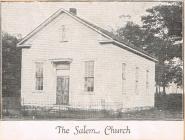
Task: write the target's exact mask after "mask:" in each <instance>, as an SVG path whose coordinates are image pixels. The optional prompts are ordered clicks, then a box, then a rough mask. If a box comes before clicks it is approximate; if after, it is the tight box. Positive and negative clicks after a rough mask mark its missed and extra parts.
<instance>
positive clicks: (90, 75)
mask: <svg viewBox="0 0 185 140" xmlns="http://www.w3.org/2000/svg"><path fill="white" fill-rule="evenodd" d="M90 62H91V63H93V69H92V70H89V71H90V72H92V73H91V74H89V75H88V72H87V71H88V69H87V67H88V66H87V63H90ZM89 65H90V64H89ZM94 66H95V63H94V60H88V61H85V62H84V68H85V70H84V92H87V93H94V91H95V88H94V68H95V67H94ZM89 67H90V66H89ZM89 69H90V68H89ZM90 72H89V73H90ZM87 79H93V83H92V85H93V86H92V87H89V88H92V90H88V86H87V83H86V82H87V81H88V80H87ZM86 86H87V87H86Z"/></svg>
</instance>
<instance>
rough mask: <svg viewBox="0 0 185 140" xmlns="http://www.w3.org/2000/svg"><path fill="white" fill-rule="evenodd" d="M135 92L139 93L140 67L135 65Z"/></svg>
mask: <svg viewBox="0 0 185 140" xmlns="http://www.w3.org/2000/svg"><path fill="white" fill-rule="evenodd" d="M135 94H136V95H138V94H139V67H137V66H136V67H135Z"/></svg>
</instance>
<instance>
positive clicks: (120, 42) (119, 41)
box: [17, 8, 158, 62]
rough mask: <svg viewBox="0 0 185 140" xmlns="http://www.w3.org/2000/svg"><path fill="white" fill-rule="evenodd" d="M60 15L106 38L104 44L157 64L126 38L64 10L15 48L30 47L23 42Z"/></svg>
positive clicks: (24, 39) (57, 12) (42, 24)
mask: <svg viewBox="0 0 185 140" xmlns="http://www.w3.org/2000/svg"><path fill="white" fill-rule="evenodd" d="M61 13H66V14H67V15H69V16H71V17H72V18H74V19H75V20H77V21H78V22H80V23H82V24H84V25H86V26H88V27H89V28H91V29H93V30H95V31H96V32H98V33H99V34H101V35H103V36H105V37H107V38H108V39H109V41H108V42H104V43H113V44H115V45H117V46H119V47H121V48H123V49H126V50H129V51H131V52H133V53H136V54H138V55H140V56H143V57H145V58H147V59H149V60H152V61H154V62H157V61H158V60H157V59H156V58H155V57H154V56H152V55H151V54H148V53H147V52H146V51H144V50H142V49H141V48H139V47H136V46H134V45H133V44H132V43H130V42H129V41H128V40H127V39H126V38H121V37H119V36H116V35H114V34H113V33H111V32H109V31H107V30H105V29H103V28H101V27H98V26H97V25H95V24H92V23H90V22H88V21H86V20H84V19H82V18H80V17H78V16H76V15H74V14H72V13H70V12H68V11H66V10H64V9H62V8H61V9H59V10H58V11H56V12H55V13H54V14H53V15H51V16H50V17H49V18H48V19H46V20H45V21H44V22H43V23H41V24H40V25H39V26H38V27H37V28H35V29H34V30H33V31H32V32H30V33H29V34H28V35H26V36H25V37H24V38H23V39H22V40H21V41H20V42H19V43H18V44H17V47H22V48H25V47H31V44H26V43H25V42H26V41H27V40H28V39H30V38H31V37H32V36H33V35H35V34H36V33H38V32H39V31H40V30H41V29H43V28H44V27H45V26H46V25H48V24H49V23H50V22H52V21H53V20H54V19H55V18H57V17H58V16H59V15H60V14H61Z"/></svg>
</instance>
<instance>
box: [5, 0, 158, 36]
mask: <svg viewBox="0 0 185 140" xmlns="http://www.w3.org/2000/svg"><path fill="white" fill-rule="evenodd" d="M159 4H160V2H19V3H17V2H6V3H3V4H2V30H3V31H5V32H8V33H9V34H12V35H17V34H21V35H22V37H24V36H25V35H26V34H28V33H29V32H31V31H32V30H33V29H34V28H36V27H37V26H38V25H39V24H41V23H42V22H43V21H44V20H45V19H47V18H48V17H49V16H50V15H52V14H53V13H54V12H56V11H57V10H58V9H60V8H63V9H66V10H68V9H69V8H76V9H77V15H78V16H79V17H81V18H83V19H86V20H87V21H90V22H92V23H94V24H96V25H98V26H100V27H102V28H104V29H107V30H111V29H114V30H115V29H117V28H119V27H122V26H124V25H125V23H126V22H127V21H128V20H129V21H133V22H134V23H136V24H139V25H141V24H142V22H141V16H142V15H145V14H146V9H148V8H152V7H153V6H156V5H159ZM122 15H130V16H131V17H130V19H128V18H126V17H123V16H122ZM121 17H122V18H121Z"/></svg>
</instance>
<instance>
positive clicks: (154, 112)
mask: <svg viewBox="0 0 185 140" xmlns="http://www.w3.org/2000/svg"><path fill="white" fill-rule="evenodd" d="M33 119H34V120H168V121H172V120H183V112H182V111H177V110H175V111H174V110H158V109H156V108H152V109H149V110H141V111H131V112H124V113H112V112H107V111H70V110H67V111H61V112H57V113H56V112H55V113H48V112H37V113H36V112H34V113H33V112H32V113H30V114H28V113H27V114H24V115H10V114H9V115H4V116H3V120H33Z"/></svg>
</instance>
